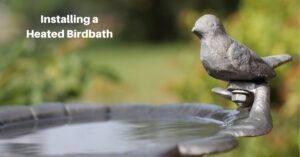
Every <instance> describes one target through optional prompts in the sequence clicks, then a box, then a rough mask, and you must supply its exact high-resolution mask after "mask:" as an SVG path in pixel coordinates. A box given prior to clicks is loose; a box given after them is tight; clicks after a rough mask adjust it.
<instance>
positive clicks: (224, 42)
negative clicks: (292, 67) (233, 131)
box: [192, 14, 292, 81]
mask: <svg viewBox="0 0 300 157" xmlns="http://www.w3.org/2000/svg"><path fill="white" fill-rule="evenodd" d="M192 32H193V33H194V34H195V35H196V36H197V37H198V38H199V39H200V40H201V52H200V59H201V62H202V64H203V66H204V68H205V69H206V71H207V72H208V74H209V75H211V76H212V77H214V78H216V79H220V80H224V81H266V80H268V79H271V78H273V77H275V76H276V73H275V71H274V68H276V67H277V66H279V65H281V64H283V63H285V62H288V61H290V60H291V59H292V57H291V56H290V55H286V54H283V55H274V56H267V57H262V58H261V57H259V56H257V55H256V54H255V52H253V51H252V50H251V49H249V48H248V47H246V46H245V45H243V44H241V43H239V42H238V41H236V40H234V39H232V38H230V37H229V36H228V35H227V34H226V31H225V28H224V26H223V24H222V22H221V21H220V20H219V19H218V18H217V17H216V16H214V15H210V14H207V15H203V16H202V17H200V18H199V19H198V20H197V21H196V23H195V26H194V28H193V29H192Z"/></svg>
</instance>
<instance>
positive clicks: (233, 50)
mask: <svg viewBox="0 0 300 157" xmlns="http://www.w3.org/2000/svg"><path fill="white" fill-rule="evenodd" d="M227 53H228V54H229V59H230V60H231V63H232V66H233V68H235V69H237V70H238V71H240V72H241V73H248V74H249V76H250V75H252V76H256V77H257V78H258V79H259V78H271V77H275V75H276V74H275V72H274V70H273V69H272V67H271V66H270V65H269V64H267V63H266V62H265V61H264V60H263V59H262V58H260V57H258V56H257V55H256V54H255V53H254V52H253V51H252V50H250V49H249V48H248V47H246V46H245V45H242V44H240V43H239V42H237V41H235V40H233V42H232V44H231V45H230V46H229V48H228V50H227Z"/></svg>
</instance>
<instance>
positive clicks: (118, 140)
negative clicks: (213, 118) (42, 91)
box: [0, 120, 221, 156]
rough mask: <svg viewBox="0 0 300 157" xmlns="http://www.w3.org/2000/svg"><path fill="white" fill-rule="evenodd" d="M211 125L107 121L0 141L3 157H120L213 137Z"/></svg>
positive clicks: (217, 126) (214, 128) (215, 126)
mask: <svg viewBox="0 0 300 157" xmlns="http://www.w3.org/2000/svg"><path fill="white" fill-rule="evenodd" d="M220 129H221V125H220V124H218V123H214V122H208V121H201V120H199V121H197V122H195V121H193V122H186V121H185V122H178V121H177V122H175V121H108V122H93V123H84V124H73V125H64V126H60V127H55V128H48V129H45V130H40V131H36V132H34V133H31V134H27V135H23V136H19V137H14V138H10V139H0V154H1V156H11V155H15V156H18V155H20V156H22V155H30V156H38V155H63V154H81V153H90V154H93V153H95V154H97V153H117V152H126V151H134V150H138V149H142V148H146V147H157V146H162V145H170V144H174V143H178V142H183V141H187V140H192V139H195V138H203V137H208V136H211V135H214V134H215V133H216V132H218V131H219V130H220Z"/></svg>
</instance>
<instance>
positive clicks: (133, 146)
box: [0, 103, 242, 157]
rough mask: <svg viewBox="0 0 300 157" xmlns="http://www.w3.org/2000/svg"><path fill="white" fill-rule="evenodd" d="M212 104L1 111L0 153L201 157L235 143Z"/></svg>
mask: <svg viewBox="0 0 300 157" xmlns="http://www.w3.org/2000/svg"><path fill="white" fill-rule="evenodd" d="M241 113H242V112H240V111H237V110H224V109H223V108H221V107H219V106H216V105H209V104H201V103H182V104H169V105H160V106H153V105H145V104H127V105H114V106H104V105H97V104H68V105H66V104H41V105H34V106H31V107H24V106H20V107H2V108H1V109H0V122H1V126H0V129H1V133H0V154H1V155H4V156H10V157H27V156H31V157H58V156H60V157H61V156H66V157H78V156H87V157H89V156H91V157H95V156H97V157H98V156H101V157H102V156H103V157H104V156H105V157H107V156H111V157H115V156H128V157H140V156H144V157H146V156H149V157H150V156H151V157H156V156H157V157H166V156H170V157H172V156H176V157H177V156H191V155H197V156H201V155H204V154H211V153H217V152H223V151H227V150H230V149H232V148H234V147H235V146H236V144H237V143H236V139H235V137H234V136H233V135H231V134H227V133H226V132H225V130H226V129H227V125H228V124H227V121H229V120H230V121H232V119H235V117H238V116H237V115H239V114H241Z"/></svg>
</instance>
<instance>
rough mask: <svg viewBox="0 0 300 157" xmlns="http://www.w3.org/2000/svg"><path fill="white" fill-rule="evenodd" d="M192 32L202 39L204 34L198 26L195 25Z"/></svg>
mask: <svg viewBox="0 0 300 157" xmlns="http://www.w3.org/2000/svg"><path fill="white" fill-rule="evenodd" d="M192 32H193V33H194V34H195V35H196V36H197V37H199V38H200V39H201V38H202V34H201V33H200V31H198V30H197V29H196V27H193V29H192Z"/></svg>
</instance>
